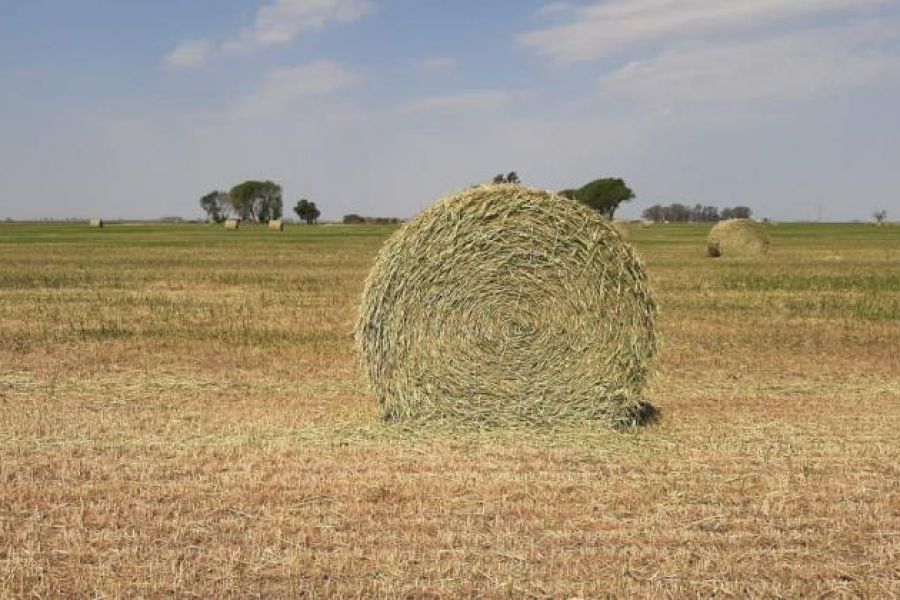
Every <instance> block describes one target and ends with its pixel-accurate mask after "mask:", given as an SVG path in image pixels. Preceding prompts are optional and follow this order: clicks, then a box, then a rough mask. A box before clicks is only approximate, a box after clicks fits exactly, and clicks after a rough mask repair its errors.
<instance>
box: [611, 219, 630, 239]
mask: <svg viewBox="0 0 900 600" xmlns="http://www.w3.org/2000/svg"><path fill="white" fill-rule="evenodd" d="M612 226H613V228H614V229H615V230H616V231H618V232H619V235H621V236H622V238H623V239H626V240H627V239H629V238H630V237H631V223H629V222H628V221H612Z"/></svg>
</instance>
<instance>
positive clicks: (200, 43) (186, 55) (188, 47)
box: [163, 40, 213, 69]
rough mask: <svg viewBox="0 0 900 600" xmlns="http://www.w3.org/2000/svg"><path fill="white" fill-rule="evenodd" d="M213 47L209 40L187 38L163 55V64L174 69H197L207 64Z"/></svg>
mask: <svg viewBox="0 0 900 600" xmlns="http://www.w3.org/2000/svg"><path fill="white" fill-rule="evenodd" d="M212 49H213V46H212V44H211V43H210V42H208V41H207V40H186V41H183V42H181V43H180V44H178V45H177V46H175V48H174V49H173V50H172V51H171V52H169V53H168V54H166V55H165V56H164V57H163V64H165V65H166V66H167V67H171V68H173V69H196V68H197V67H202V66H203V65H204V64H206V60H207V58H208V57H209V53H210V51H211V50H212Z"/></svg>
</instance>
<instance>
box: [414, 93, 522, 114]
mask: <svg viewBox="0 0 900 600" xmlns="http://www.w3.org/2000/svg"><path fill="white" fill-rule="evenodd" d="M512 98H513V94H512V93H510V92H506V91H502V90H481V91H474V92H460V93H456V94H444V95H440V96H427V97H425V98H420V99H418V100H415V101H413V102H411V103H410V104H408V105H407V106H406V107H405V108H404V109H403V112H428V111H447V112H456V111H479V110H494V109H498V108H501V107H503V106H504V105H506V104H508V103H509V102H510V100H512Z"/></svg>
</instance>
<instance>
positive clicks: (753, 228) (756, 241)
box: [706, 219, 770, 258]
mask: <svg viewBox="0 0 900 600" xmlns="http://www.w3.org/2000/svg"><path fill="white" fill-rule="evenodd" d="M769 244H770V238H769V232H768V231H766V228H765V226H764V225H763V224H761V223H757V222H756V221H754V220H753V219H729V220H727V221H720V222H719V223H717V224H716V225H715V226H714V227H713V228H712V229H711V230H710V232H709V237H708V238H707V241H706V253H707V255H709V256H712V257H714V258H715V257H719V256H728V257H741V256H743V257H752V256H762V255H763V254H765V253H766V252H768V251H769Z"/></svg>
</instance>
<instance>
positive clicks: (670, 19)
mask: <svg viewBox="0 0 900 600" xmlns="http://www.w3.org/2000/svg"><path fill="white" fill-rule="evenodd" d="M889 1H890V0H728V1H727V2H723V1H722V0H680V1H678V2H673V1H672V0H610V1H608V2H600V3H593V4H590V5H588V6H583V7H580V8H578V9H577V10H575V11H573V12H572V17H571V19H569V20H568V21H567V22H565V23H562V24H559V25H555V26H552V27H545V28H542V29H537V30H534V31H530V32H527V33H525V34H523V35H521V36H520V38H519V41H520V42H521V43H522V44H524V45H525V46H527V47H529V48H532V49H534V50H535V51H537V52H539V53H540V54H543V55H545V56H548V57H550V58H552V59H554V60H557V61H559V62H562V63H569V62H576V61H586V60H601V59H605V58H609V57H610V56H615V55H619V54H622V53H624V52H626V51H628V50H631V49H634V48H637V47H642V46H645V45H648V44H650V45H652V44H657V43H660V42H666V41H673V40H690V39H696V38H697V37H700V36H707V35H720V34H725V33H729V32H733V31H740V30H748V29H752V28H756V27H761V26H764V25H769V24H773V23H779V22H785V21H791V20H796V19H800V18H807V17H815V16H819V15H823V14H827V13H832V12H838V11H859V10H863V9H866V8H869V7H874V6H879V5H885V4H887V3H889Z"/></svg>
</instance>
